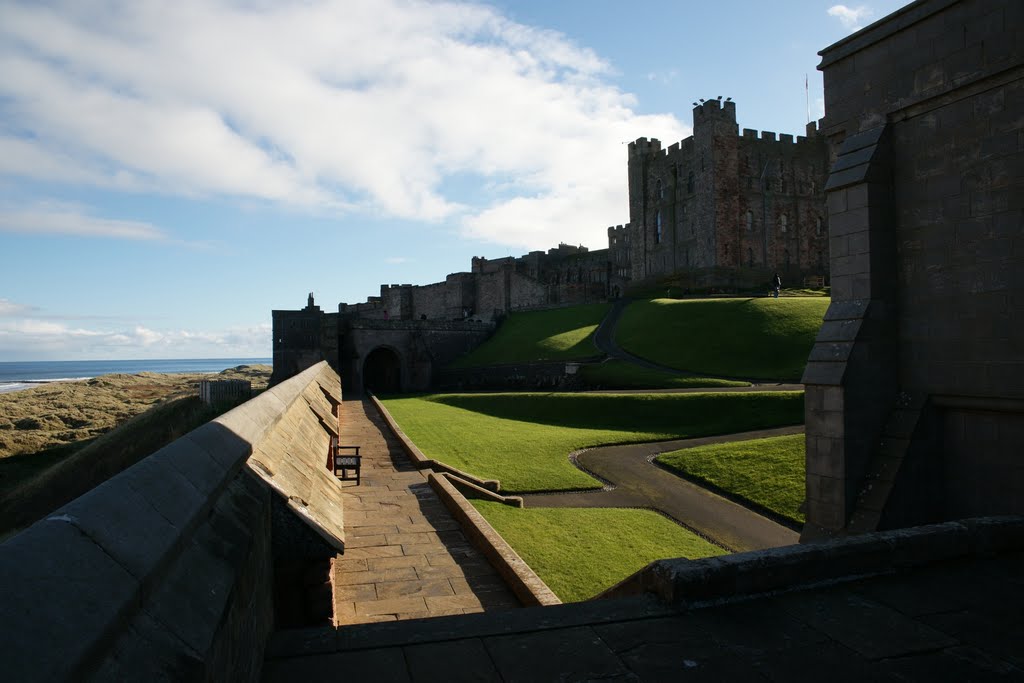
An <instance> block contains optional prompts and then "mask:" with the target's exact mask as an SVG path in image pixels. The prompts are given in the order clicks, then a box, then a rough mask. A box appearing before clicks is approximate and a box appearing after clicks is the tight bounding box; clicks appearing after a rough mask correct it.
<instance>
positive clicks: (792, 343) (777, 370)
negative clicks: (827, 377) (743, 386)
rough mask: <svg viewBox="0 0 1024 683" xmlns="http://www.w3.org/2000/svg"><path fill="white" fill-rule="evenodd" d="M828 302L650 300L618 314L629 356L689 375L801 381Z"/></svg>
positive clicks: (811, 299) (621, 342)
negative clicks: (620, 317) (644, 359)
mask: <svg viewBox="0 0 1024 683" xmlns="http://www.w3.org/2000/svg"><path fill="white" fill-rule="evenodd" d="M830 301H831V299H828V298H825V297H787V298H781V299H774V298H757V299H689V300H682V301H676V300H669V299H654V300H652V301H637V302H634V303H632V304H630V306H629V307H628V308H627V309H626V310H625V311H624V312H623V316H622V319H621V320H620V321H619V326H618V329H617V330H616V337H615V338H616V341H617V342H618V344H619V346H621V347H622V348H624V349H626V350H627V351H629V352H631V353H633V354H635V355H637V356H640V357H642V358H646V359H648V360H652V361H655V362H657V363H661V364H662V365H667V366H669V367H672V368H676V369H678V370H687V371H689V372H694V373H706V374H709V375H722V376H726V377H744V378H752V379H778V380H792V381H799V380H800V377H801V375H802V374H803V370H804V366H805V365H806V363H807V356H808V355H809V354H810V352H811V347H812V346H813V345H814V338H815V336H816V335H817V333H818V328H820V327H821V321H822V318H823V317H824V315H825V310H826V309H827V308H828V305H829V302H830Z"/></svg>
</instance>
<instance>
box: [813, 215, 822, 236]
mask: <svg viewBox="0 0 1024 683" xmlns="http://www.w3.org/2000/svg"><path fill="white" fill-rule="evenodd" d="M814 234H815V235H818V236H819V237H820V236H821V219H820V218H815V219H814Z"/></svg>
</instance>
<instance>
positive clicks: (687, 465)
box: [657, 434, 804, 524]
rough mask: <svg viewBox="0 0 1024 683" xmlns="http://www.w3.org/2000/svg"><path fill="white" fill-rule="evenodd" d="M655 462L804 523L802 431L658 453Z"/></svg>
mask: <svg viewBox="0 0 1024 683" xmlns="http://www.w3.org/2000/svg"><path fill="white" fill-rule="evenodd" d="M657 462H658V463H659V464H661V465H665V466H666V467H669V468H671V469H675V470H678V471H680V472H682V473H683V474H685V475H687V476H689V477H691V478H693V479H696V480H699V481H704V482H707V483H709V484H712V485H714V486H717V487H718V488H720V489H722V490H724V491H727V492H729V493H731V494H733V495H735V496H738V497H740V498H743V499H745V500H748V501H750V502H752V503H756V504H757V505H760V506H761V507H764V508H767V509H768V510H771V511H772V512H774V513H776V514H778V515H781V516H782V517H785V518H786V519H789V520H791V521H793V522H795V523H797V524H803V523H804V515H803V513H802V512H800V510H799V507H800V504H801V503H803V501H804V435H803V434H794V435H792V436H774V437H770V438H767V439H753V440H750V441H736V442H733V443H723V444H713V445H710V446H699V447H697V448H684V449H683V450H679V451H673V452H671V453H664V454H662V455H659V456H658V458H657Z"/></svg>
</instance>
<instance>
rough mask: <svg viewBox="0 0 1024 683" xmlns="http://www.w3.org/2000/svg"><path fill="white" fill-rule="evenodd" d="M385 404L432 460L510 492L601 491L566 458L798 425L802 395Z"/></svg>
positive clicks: (521, 397) (510, 397)
mask: <svg viewBox="0 0 1024 683" xmlns="http://www.w3.org/2000/svg"><path fill="white" fill-rule="evenodd" d="M384 404H385V405H386V406H387V409H388V410H389V411H390V412H391V414H392V415H393V416H394V418H395V419H396V420H397V421H398V423H399V425H401V427H402V429H403V431H405V433H406V434H407V435H408V436H409V438H411V439H412V440H413V441H414V442H415V443H416V445H417V446H419V447H420V449H421V450H422V451H423V452H424V453H425V454H426V455H427V456H428V457H430V458H435V459H437V460H440V461H442V462H445V463H447V464H449V465H452V466H454V467H458V468H460V469H463V470H465V471H467V472H470V473H472V474H475V475H478V476H481V477H488V478H495V479H500V480H501V484H502V488H503V489H504V490H506V491H523V492H525V491H556V490H569V489H593V488H600V486H601V484H600V483H599V482H598V481H596V480H595V479H593V478H592V477H590V476H589V475H587V474H584V473H583V472H581V471H579V470H578V469H576V468H575V467H574V466H573V465H572V464H571V463H570V462H569V459H568V457H567V456H568V454H569V453H570V452H572V451H574V450H578V449H580V448H586V447H590V446H598V445H602V444H615V443H639V442H644V441H662V440H666V439H680V438H688V437H695V436H708V435H712V434H728V433H732V432H739V431H745V430H749V429H760V428H765V427H778V426H782V425H791V424H800V423H801V422H803V392H799V391H797V392H750V393H729V394H705V393H695V394H630V395H626V394H538V393H514V394H512V393H504V394H431V395H424V396H414V397H395V398H389V399H386V400H384Z"/></svg>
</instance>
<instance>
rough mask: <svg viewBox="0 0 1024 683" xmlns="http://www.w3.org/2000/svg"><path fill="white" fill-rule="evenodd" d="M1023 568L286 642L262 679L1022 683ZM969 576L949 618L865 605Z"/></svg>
mask: <svg viewBox="0 0 1024 683" xmlns="http://www.w3.org/2000/svg"><path fill="white" fill-rule="evenodd" d="M1022 560H1024V554H1022V553H1020V552H1016V553H1007V554H1003V555H995V556H975V557H972V558H969V559H966V560H957V561H946V562H937V563H935V564H933V565H929V566H924V567H919V568H918V569H915V570H913V571H900V572H897V573H894V574H890V575H883V576H875V577H871V578H863V579H856V580H851V581H848V582H845V583H841V584H837V585H832V586H818V587H814V588H807V589H804V590H793V591H791V592H787V593H782V594H768V595H762V596H751V597H749V598H747V599H743V600H739V601H733V602H726V603H721V604H703V605H701V606H698V607H693V608H690V609H684V610H681V611H676V610H673V609H670V608H668V607H667V606H665V605H663V604H661V603H658V602H657V601H653V600H651V599H650V598H644V597H633V598H627V599H617V600H598V601H590V602H584V603H573V604H565V605H559V606H556V607H530V608H523V609H520V610H513V611H507V612H500V613H498V612H495V613H488V614H474V615H467V616H461V617H443V618H438V619H427V620H422V621H407V622H403V623H397V622H392V623H382V624H366V625H360V626H352V627H348V628H341V629H337V631H336V632H335V634H334V640H333V641H332V640H331V637H332V634H331V633H330V632H326V631H316V632H310V633H309V634H307V635H306V636H305V639H302V638H299V637H298V634H291V635H290V636H289V637H290V638H291V639H292V641H293V642H287V643H286V642H284V641H277V642H272V643H271V644H270V646H269V649H268V662H267V668H265V670H264V679H265V680H268V681H276V680H281V681H284V680H298V679H301V678H302V677H308V678H314V677H315V678H317V679H318V680H319V679H323V678H328V679H329V678H331V677H332V675H333V676H338V675H340V673H339V672H344V675H345V676H346V677H347V676H351V677H352V678H353V680H357V679H358V678H359V674H361V673H365V672H367V671H368V669H367V668H366V666H367V665H368V664H369V663H370V662H379V663H380V666H381V669H380V670H379V671H373V672H372V673H373V675H372V676H371V678H372V679H373V680H396V681H403V680H408V681H437V680H459V681H462V680H466V681H476V680H488V681H490V680H501V681H520V680H521V681H539V680H545V681H546V680H552V681H554V680H613V681H675V680H680V681H725V680H735V681H747V680H767V681H795V680H829V681H839V682H842V681H850V682H851V683H852V682H857V683H859V682H861V681H957V682H960V681H980V680H1024V668H1022V666H1021V662H1020V661H1019V659H1020V657H1021V654H1020V653H1021V648H1020V644H1021V643H1022V642H1024V618H1022V616H1021V614H1022V613H1021V611H1020V605H1021V604H1022V601H1024V583H1022V582H1021V581H1020V580H1019V579H1018V578H1016V576H1015V573H1016V571H1017V570H1018V569H1019V567H1020V566H1021V562H1022ZM971 575H977V576H984V577H986V578H988V579H989V580H990V582H991V583H992V585H990V586H989V587H988V588H987V589H986V590H978V591H971V595H972V598H976V599H977V600H978V602H976V603H974V604H973V605H971V606H970V607H964V608H963V609H954V611H940V612H933V611H931V610H923V611H922V610H921V609H920V605H917V604H916V601H914V600H911V601H909V602H907V603H904V604H905V605H906V606H907V608H908V609H909V610H910V611H909V613H904V612H901V611H900V610H899V609H897V608H896V607H894V606H893V605H892V604H885V603H884V602H878V601H875V600H873V599H871V598H868V597H866V596H868V595H878V596H880V597H886V596H895V595H896V594H897V592H898V590H899V589H900V588H901V587H902V588H905V589H908V590H912V587H913V586H915V585H928V586H940V585H943V583H944V582H945V581H946V580H947V579H953V580H959V579H961V578H965V577H969V576H971ZM937 599H938V604H939V605H940V606H942V605H943V602H942V600H941V596H937ZM940 609H941V607H940Z"/></svg>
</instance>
